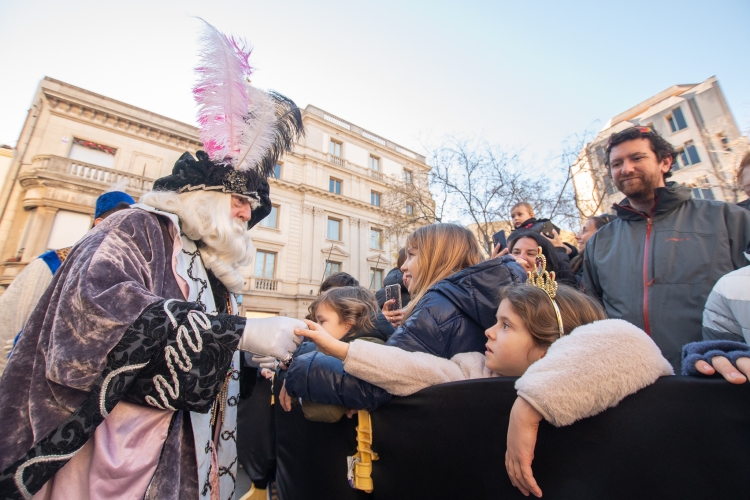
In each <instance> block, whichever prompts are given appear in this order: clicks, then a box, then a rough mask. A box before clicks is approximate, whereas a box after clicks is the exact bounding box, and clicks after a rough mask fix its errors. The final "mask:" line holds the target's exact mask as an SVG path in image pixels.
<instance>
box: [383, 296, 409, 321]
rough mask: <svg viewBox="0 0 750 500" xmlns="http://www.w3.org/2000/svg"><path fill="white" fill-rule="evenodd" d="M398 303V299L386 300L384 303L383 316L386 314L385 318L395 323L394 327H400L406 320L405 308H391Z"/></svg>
mask: <svg viewBox="0 0 750 500" xmlns="http://www.w3.org/2000/svg"><path fill="white" fill-rule="evenodd" d="M395 304H396V299H391V300H388V301H386V302H385V304H383V309H382V311H381V312H382V313H383V316H385V319H387V320H388V323H390V324H391V325H393V328H398V327H399V326H401V323H402V322H403V321H404V310H403V309H396V310H391V308H390V307H391V306H392V305H395Z"/></svg>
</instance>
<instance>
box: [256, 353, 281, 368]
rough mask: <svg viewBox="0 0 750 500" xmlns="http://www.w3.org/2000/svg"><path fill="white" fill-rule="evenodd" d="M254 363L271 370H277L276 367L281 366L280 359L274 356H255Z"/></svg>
mask: <svg viewBox="0 0 750 500" xmlns="http://www.w3.org/2000/svg"><path fill="white" fill-rule="evenodd" d="M253 363H254V364H256V365H258V366H259V367H260V368H268V369H269V370H272V371H276V367H277V366H279V360H278V359H276V358H274V357H273V356H258V355H257V354H256V355H255V356H253Z"/></svg>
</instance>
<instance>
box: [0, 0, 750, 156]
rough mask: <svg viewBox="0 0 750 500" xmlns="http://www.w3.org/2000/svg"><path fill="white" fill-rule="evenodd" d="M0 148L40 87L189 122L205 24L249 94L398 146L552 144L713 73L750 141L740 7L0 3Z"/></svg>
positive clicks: (539, 149) (748, 15) (748, 49)
mask: <svg viewBox="0 0 750 500" xmlns="http://www.w3.org/2000/svg"><path fill="white" fill-rule="evenodd" d="M0 13H1V15H0V58H1V59H0V60H1V62H2V77H0V143H2V142H4V143H9V144H11V145H15V144H16V141H17V139H18V134H19V132H20V129H21V126H22V125H23V121H24V119H25V116H26V110H27V109H28V107H29V105H30V102H31V99H32V97H33V93H34V90H35V88H36V86H37V84H38V82H39V80H40V79H41V78H42V77H44V76H45V75H47V76H50V77H53V78H57V79H60V80H63V81H66V82H68V83H71V84H74V85H78V86H80V87H83V88H86V89H88V90H91V91H93V92H97V93H100V94H104V95H106V96H109V97H112V98H115V99H118V100H121V101H124V102H127V103H130V104H133V105H136V106H139V107H142V108H145V109H148V110H151V111H154V112H157V113H160V114H163V115H166V116H169V117H172V118H175V119H178V120H181V121H184V122H187V123H191V124H192V123H194V117H195V106H194V103H193V101H192V95H191V92H190V89H191V85H192V83H193V80H194V76H193V73H192V68H193V66H194V65H195V63H196V60H197V55H196V50H197V48H196V40H197V35H198V32H199V30H200V27H201V23H200V22H199V21H198V20H196V19H193V18H192V17H191V16H200V17H203V18H205V19H206V20H207V21H209V22H210V23H212V24H214V25H215V26H216V27H217V28H218V29H220V30H222V31H225V32H231V33H233V34H236V35H240V36H243V37H245V38H247V40H248V41H249V42H250V43H251V44H252V45H253V46H254V48H255V50H254V54H253V60H254V62H255V65H256V67H257V72H256V75H255V77H254V80H253V82H254V83H255V84H256V85H258V86H260V87H263V88H272V89H275V90H278V91H280V92H282V93H284V94H286V95H288V96H289V97H291V98H292V99H294V100H295V101H296V102H297V103H298V104H299V105H300V106H305V105H307V104H314V105H316V106H318V107H320V108H323V109H325V110H328V111H330V112H331V113H334V114H336V115H339V116H340V117H342V118H344V119H346V120H349V121H351V122H353V123H356V124H357V125H360V126H362V127H364V128H367V129H369V130H371V131H372V132H374V133H377V134H380V135H382V136H384V137H386V138H388V139H390V140H393V141H394V142H397V143H400V144H402V145H404V146H406V147H409V148H412V149H415V150H418V151H420V152H422V151H421V146H420V145H421V143H422V142H423V141H425V140H426V141H429V140H434V139H436V138H439V137H440V136H443V135H444V134H448V133H458V134H463V135H465V136H468V137H472V136H477V135H481V136H483V137H484V138H486V139H487V140H490V141H492V142H497V143H502V144H505V145H508V146H510V147H514V148H518V147H522V148H525V150H526V151H527V152H528V153H529V154H530V155H532V156H533V157H535V158H536V159H537V160H538V161H541V162H543V161H544V160H545V159H547V158H552V157H554V156H555V155H556V154H557V152H559V150H560V145H561V143H562V141H563V140H565V139H566V138H567V137H570V136H572V135H574V134H580V133H582V132H583V131H584V130H586V129H587V128H592V129H595V130H596V131H598V130H599V129H600V128H601V127H602V125H603V124H604V123H605V122H606V121H607V120H608V119H609V118H610V117H611V116H613V115H616V114H618V113H620V112H622V111H624V110H625V109H627V108H629V107H631V106H633V105H635V104H637V103H638V102H640V101H642V100H644V99H646V98H648V97H650V96H651V95H653V94H655V93H657V92H659V91H661V90H664V89H665V88H667V87H669V86H671V85H673V84H677V83H697V82H700V81H703V80H705V79H706V78H708V77H710V76H712V75H716V76H717V77H718V78H719V82H720V84H721V86H722V88H723V90H724V92H725V94H726V96H727V99H728V101H729V104H730V107H731V109H732V111H733V113H734V115H735V118H736V120H737V121H738V124H739V125H740V127H741V128H742V129H743V131H745V132H747V130H748V129H749V128H750V64H748V55H750V30H749V29H748V26H750V2H748V1H747V0H744V1H739V0H737V1H729V0H724V1H723V0H716V1H711V2H705V1H704V2H698V1H690V0H682V1H653V0H651V1H643V0H631V1H629V2H616V3H614V2H606V3H605V2H594V1H574V0H569V1H566V2H560V1H544V2H543V1H532V0H527V1H521V2H518V1H516V2H506V1H495V2H478V1H463V2H455V1H453V2H446V1H434V0H433V1H408V2H407V1H403V0H402V1H390V0H389V1H379V2H363V1H357V0H354V1H316V2H311V1H301V0H300V1H285V0H274V1H265V2H260V1H254V0H252V1H248V0H245V1H222V0H213V1H202V2H198V1H193V0H183V1H158V2H157V1H154V0H150V1H143V0H131V1H128V2H116V3H115V2H105V1H102V0H98V1H86V0H70V1H60V0H57V1H36V0H23V1H17V0H12V1H11V0H0Z"/></svg>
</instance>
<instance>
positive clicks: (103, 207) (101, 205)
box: [94, 191, 135, 219]
mask: <svg viewBox="0 0 750 500" xmlns="http://www.w3.org/2000/svg"><path fill="white" fill-rule="evenodd" d="M120 203H127V204H128V205H132V204H133V203H135V200H134V199H133V197H132V196H130V195H129V194H128V193H123V192H122V191H110V192H109V193H104V194H103V195H101V196H100V197H99V198H97V199H96V211H95V212H94V219H98V218H99V217H101V215H102V214H103V213H105V212H109V211H110V210H112V209H113V208H115V207H116V206H117V205H118V204H120Z"/></svg>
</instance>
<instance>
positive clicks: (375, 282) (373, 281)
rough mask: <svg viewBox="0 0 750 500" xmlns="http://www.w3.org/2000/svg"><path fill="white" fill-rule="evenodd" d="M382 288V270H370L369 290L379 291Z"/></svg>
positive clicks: (372, 268)
mask: <svg viewBox="0 0 750 500" xmlns="http://www.w3.org/2000/svg"><path fill="white" fill-rule="evenodd" d="M381 288H383V270H382V269H375V268H374V267H371V268H370V290H380V289H381Z"/></svg>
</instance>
